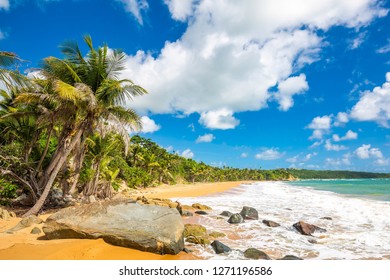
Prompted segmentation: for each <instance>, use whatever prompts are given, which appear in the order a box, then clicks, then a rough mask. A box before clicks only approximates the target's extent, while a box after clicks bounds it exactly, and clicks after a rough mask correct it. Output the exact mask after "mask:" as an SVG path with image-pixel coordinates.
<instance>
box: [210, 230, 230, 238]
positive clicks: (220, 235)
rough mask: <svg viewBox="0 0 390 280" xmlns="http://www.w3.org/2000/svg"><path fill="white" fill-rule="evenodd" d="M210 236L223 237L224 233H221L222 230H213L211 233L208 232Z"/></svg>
mask: <svg viewBox="0 0 390 280" xmlns="http://www.w3.org/2000/svg"><path fill="white" fill-rule="evenodd" d="M209 236H210V237H212V238H215V239H217V238H220V237H225V236H226V234H224V233H222V232H217V231H213V232H212V233H210V234H209Z"/></svg>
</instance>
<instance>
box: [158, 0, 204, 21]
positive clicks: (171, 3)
mask: <svg viewBox="0 0 390 280" xmlns="http://www.w3.org/2000/svg"><path fill="white" fill-rule="evenodd" d="M196 2H197V0H164V3H165V4H166V5H167V6H168V9H169V12H170V13H171V15H172V18H173V19H175V20H178V21H185V20H187V18H188V17H189V16H191V15H192V14H193V12H194V10H195V4H196Z"/></svg>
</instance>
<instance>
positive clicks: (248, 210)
mask: <svg viewBox="0 0 390 280" xmlns="http://www.w3.org/2000/svg"><path fill="white" fill-rule="evenodd" d="M240 215H241V216H242V217H243V218H244V220H258V219H259V213H258V212H257V210H256V209H255V208H253V207H248V206H244V207H243V208H242V210H241V212H240Z"/></svg>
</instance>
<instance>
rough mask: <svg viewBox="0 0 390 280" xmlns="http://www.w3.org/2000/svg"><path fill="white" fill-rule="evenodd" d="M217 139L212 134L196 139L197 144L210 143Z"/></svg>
mask: <svg viewBox="0 0 390 280" xmlns="http://www.w3.org/2000/svg"><path fill="white" fill-rule="evenodd" d="M214 139H215V136H214V135H213V134H211V133H209V134H205V135H202V136H199V137H198V139H196V143H210V142H212V141H213V140H214Z"/></svg>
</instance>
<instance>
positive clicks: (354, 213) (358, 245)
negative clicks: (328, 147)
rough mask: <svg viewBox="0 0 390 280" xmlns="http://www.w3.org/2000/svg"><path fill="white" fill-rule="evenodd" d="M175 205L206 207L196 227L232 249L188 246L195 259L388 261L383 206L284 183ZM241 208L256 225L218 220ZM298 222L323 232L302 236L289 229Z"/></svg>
mask: <svg viewBox="0 0 390 280" xmlns="http://www.w3.org/2000/svg"><path fill="white" fill-rule="evenodd" d="M179 201H180V202H181V203H183V204H192V203H195V202H198V203H202V204H206V205H208V206H211V207H212V208H213V210H212V211H210V212H209V215H208V216H202V217H199V218H198V221H199V223H201V224H203V225H204V226H205V227H206V228H207V230H208V232H212V231H219V232H223V233H225V234H227V236H226V237H223V238H220V239H219V240H220V241H221V242H223V243H224V244H226V245H228V246H229V247H231V248H232V249H234V250H233V251H232V252H231V253H229V254H227V255H224V254H222V255H216V254H215V253H214V252H213V250H212V248H211V247H210V246H208V247H206V248H202V247H199V246H192V249H194V250H195V253H196V254H198V255H200V256H201V257H203V258H206V259H244V256H243V253H242V252H243V251H245V250H246V249H247V248H250V247H253V248H257V249H260V250H263V251H265V252H266V253H268V254H269V255H270V256H271V257H272V258H274V259H277V258H281V257H283V256H284V255H295V256H298V257H301V258H304V259H390V215H389V213H390V202H388V201H376V200H369V199H364V198H351V197H347V196H343V195H339V194H335V193H332V192H328V191H318V190H313V189H311V188H307V187H297V186H291V185H287V184H286V183H283V182H258V183H253V184H249V185H241V186H240V187H238V188H235V189H233V190H231V191H228V192H225V193H220V194H217V195H211V196H203V197H197V198H180V199H179ZM243 206H251V207H254V208H256V209H257V210H258V212H259V220H258V221H245V223H242V224H238V225H231V224H229V223H227V221H226V219H221V218H218V216H219V213H221V212H222V211H224V210H227V211H230V212H233V213H239V212H240V211H241V209H242V207H243ZM322 217H331V218H332V220H326V219H321V218H322ZM263 219H267V220H272V221H274V222H277V223H279V224H280V225H281V226H280V227H276V228H270V227H267V226H266V225H264V224H263V223H262V222H261V221H262V220H263ZM298 221H305V222H307V223H311V224H314V225H317V226H319V227H322V228H325V229H326V230H327V232H326V233H314V234H313V236H304V235H301V234H299V233H298V232H297V231H296V230H295V229H294V228H293V226H292V225H293V224H294V223H296V222H298ZM187 245H189V244H187ZM189 246H190V245H189Z"/></svg>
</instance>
